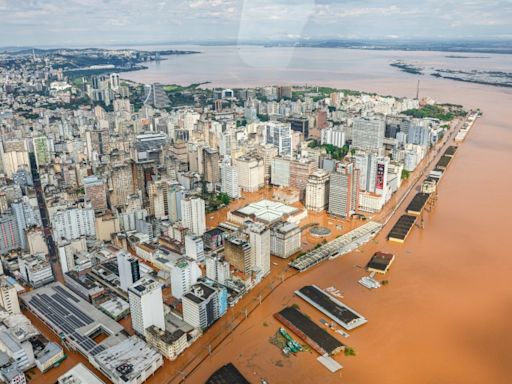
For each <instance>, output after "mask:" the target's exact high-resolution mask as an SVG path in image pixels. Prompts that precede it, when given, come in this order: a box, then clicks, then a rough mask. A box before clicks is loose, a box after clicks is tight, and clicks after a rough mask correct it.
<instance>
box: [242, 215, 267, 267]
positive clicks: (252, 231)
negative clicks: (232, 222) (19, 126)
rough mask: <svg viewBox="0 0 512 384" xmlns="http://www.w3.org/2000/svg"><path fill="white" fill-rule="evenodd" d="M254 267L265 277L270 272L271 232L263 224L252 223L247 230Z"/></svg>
mask: <svg viewBox="0 0 512 384" xmlns="http://www.w3.org/2000/svg"><path fill="white" fill-rule="evenodd" d="M247 233H248V234H249V244H251V253H252V255H251V260H253V262H254V267H255V268H256V269H257V270H259V271H260V272H261V276H262V277H263V276H265V275H267V274H268V273H269V272H270V230H269V229H268V228H267V226H266V225H264V224H263V223H251V224H250V225H249V227H248V228H247Z"/></svg>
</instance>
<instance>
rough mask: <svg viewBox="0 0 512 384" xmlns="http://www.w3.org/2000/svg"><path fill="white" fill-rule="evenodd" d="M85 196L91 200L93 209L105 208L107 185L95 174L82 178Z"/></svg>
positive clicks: (102, 209) (100, 209)
mask: <svg viewBox="0 0 512 384" xmlns="http://www.w3.org/2000/svg"><path fill="white" fill-rule="evenodd" d="M84 189H85V196H86V197H87V199H88V200H89V201H90V202H91V204H92V207H93V208H94V210H95V211H104V210H106V209H107V186H106V183H105V181H104V180H102V179H100V178H99V177H97V176H88V177H86V178H84Z"/></svg>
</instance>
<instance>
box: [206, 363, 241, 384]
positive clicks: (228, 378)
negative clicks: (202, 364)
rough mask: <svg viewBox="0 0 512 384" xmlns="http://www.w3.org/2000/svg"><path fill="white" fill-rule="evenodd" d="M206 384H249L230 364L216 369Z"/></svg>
mask: <svg viewBox="0 0 512 384" xmlns="http://www.w3.org/2000/svg"><path fill="white" fill-rule="evenodd" d="M206 384H250V383H249V381H247V379H246V378H245V377H243V376H242V374H241V373H240V371H239V370H238V369H236V367H235V366H234V365H233V364H232V363H228V364H226V365H224V366H222V367H220V368H219V369H217V370H216V371H215V372H214V373H213V375H211V376H210V378H209V379H208V380H207V381H206Z"/></svg>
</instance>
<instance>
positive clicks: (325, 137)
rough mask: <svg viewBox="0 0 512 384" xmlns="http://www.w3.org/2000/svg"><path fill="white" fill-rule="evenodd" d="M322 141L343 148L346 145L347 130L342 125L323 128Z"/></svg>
mask: <svg viewBox="0 0 512 384" xmlns="http://www.w3.org/2000/svg"><path fill="white" fill-rule="evenodd" d="M320 142H321V143H322V144H330V145H334V146H335V147H339V148H342V147H343V146H344V145H345V130H344V129H343V128H342V127H331V128H325V129H322V131H321V132H320Z"/></svg>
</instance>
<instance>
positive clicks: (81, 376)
mask: <svg viewBox="0 0 512 384" xmlns="http://www.w3.org/2000/svg"><path fill="white" fill-rule="evenodd" d="M58 383H59V384H104V383H103V381H101V380H100V379H98V378H97V377H96V375H94V373H92V372H91V371H90V370H89V369H87V367H86V366H85V365H83V364H82V363H78V364H77V365H75V366H74V367H73V368H71V369H70V370H69V371H67V372H66V373H65V374H63V375H62V376H61V377H59V379H58Z"/></svg>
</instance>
